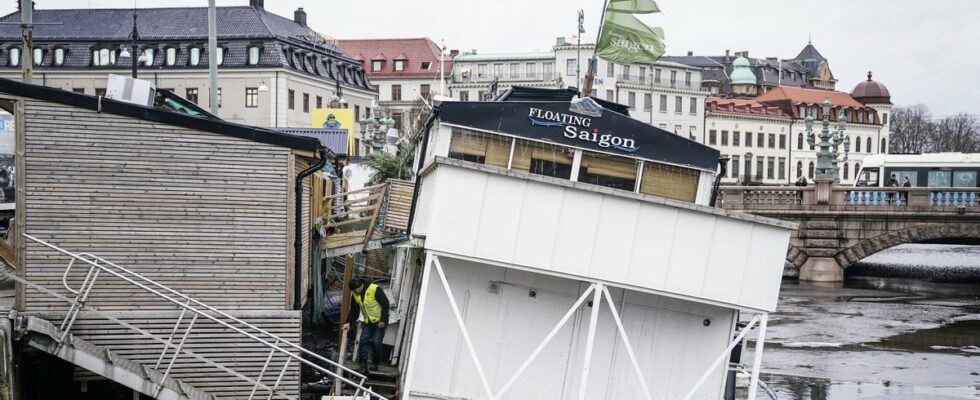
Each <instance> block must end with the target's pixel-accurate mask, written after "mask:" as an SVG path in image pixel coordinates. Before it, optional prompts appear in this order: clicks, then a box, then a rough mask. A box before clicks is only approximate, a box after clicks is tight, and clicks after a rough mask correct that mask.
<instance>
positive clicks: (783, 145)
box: [779, 133, 786, 150]
mask: <svg viewBox="0 0 980 400" xmlns="http://www.w3.org/2000/svg"><path fill="white" fill-rule="evenodd" d="M779 148H780V149H781V150H786V134H785V133H781V134H779Z"/></svg>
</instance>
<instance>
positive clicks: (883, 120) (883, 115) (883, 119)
mask: <svg viewBox="0 0 980 400" xmlns="http://www.w3.org/2000/svg"><path fill="white" fill-rule="evenodd" d="M881 124H882V125H888V113H881Z"/></svg>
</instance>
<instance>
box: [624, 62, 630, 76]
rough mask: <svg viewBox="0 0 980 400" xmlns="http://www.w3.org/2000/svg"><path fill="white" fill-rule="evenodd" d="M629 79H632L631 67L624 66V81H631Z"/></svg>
mask: <svg viewBox="0 0 980 400" xmlns="http://www.w3.org/2000/svg"><path fill="white" fill-rule="evenodd" d="M629 77H630V66H629V65H624V66H623V79H629Z"/></svg>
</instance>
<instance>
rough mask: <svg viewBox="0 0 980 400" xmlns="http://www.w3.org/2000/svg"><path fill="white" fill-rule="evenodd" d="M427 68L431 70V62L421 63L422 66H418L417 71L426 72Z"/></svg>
mask: <svg viewBox="0 0 980 400" xmlns="http://www.w3.org/2000/svg"><path fill="white" fill-rule="evenodd" d="M429 68H432V62H431V61H423V62H422V64H421V65H419V69H421V70H423V71H428V70H429Z"/></svg>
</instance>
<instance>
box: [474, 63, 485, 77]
mask: <svg viewBox="0 0 980 400" xmlns="http://www.w3.org/2000/svg"><path fill="white" fill-rule="evenodd" d="M476 76H477V77H479V78H485V77H486V76H487V65H486V64H478V65H477V66H476Z"/></svg>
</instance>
